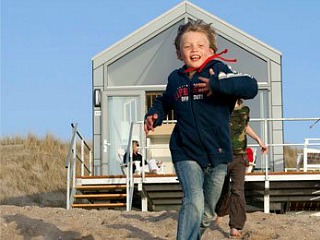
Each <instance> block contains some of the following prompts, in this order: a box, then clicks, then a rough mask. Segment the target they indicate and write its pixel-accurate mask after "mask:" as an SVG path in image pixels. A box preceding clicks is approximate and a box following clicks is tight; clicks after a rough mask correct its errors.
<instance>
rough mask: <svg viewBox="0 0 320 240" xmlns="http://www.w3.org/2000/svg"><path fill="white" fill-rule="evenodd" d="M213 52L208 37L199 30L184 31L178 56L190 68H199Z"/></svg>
mask: <svg viewBox="0 0 320 240" xmlns="http://www.w3.org/2000/svg"><path fill="white" fill-rule="evenodd" d="M213 54H214V50H213V49H211V48H210V44H209V39H208V37H207V36H206V35H205V34H204V33H201V32H186V33H184V34H183V35H182V37H181V41H180V51H178V58H179V59H180V60H182V61H184V63H185V64H186V65H187V67H189V68H190V67H191V68H199V67H200V66H201V65H202V63H204V61H206V60H207V58H208V57H210V56H212V55H213Z"/></svg>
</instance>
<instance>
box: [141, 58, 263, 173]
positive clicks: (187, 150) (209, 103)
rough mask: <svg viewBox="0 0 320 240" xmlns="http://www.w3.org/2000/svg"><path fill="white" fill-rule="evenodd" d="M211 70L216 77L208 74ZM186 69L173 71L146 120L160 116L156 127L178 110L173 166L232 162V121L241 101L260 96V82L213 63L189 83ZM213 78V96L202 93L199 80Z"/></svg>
mask: <svg viewBox="0 0 320 240" xmlns="http://www.w3.org/2000/svg"><path fill="white" fill-rule="evenodd" d="M210 68H212V69H213V71H214V73H215V74H214V75H211V76H210V74H209V69H210ZM185 70H186V66H184V67H182V68H180V69H176V70H174V71H173V72H172V73H171V74H170V75H169V78H168V84H167V87H166V90H165V92H164V93H163V95H162V96H160V97H158V98H156V100H155V102H154V104H153V106H152V107H151V108H150V109H149V111H148V113H147V114H146V116H145V117H147V116H149V115H152V114H155V113H157V114H158V119H157V121H156V122H155V124H154V127H156V126H160V125H161V124H162V121H163V120H165V119H166V115H167V114H168V112H169V111H170V110H172V109H174V110H175V115H176V118H177V123H176V125H175V127H174V130H173V132H172V135H171V139H170V151H171V155H172V161H173V163H176V162H178V161H184V160H194V161H197V162H198V163H199V165H200V166H201V167H207V166H208V165H211V166H217V165H218V164H221V163H229V162H230V161H231V160H232V147H231V141H230V129H229V120H230V114H231V112H232V110H233V108H234V105H235V102H236V100H237V99H238V98H242V99H252V98H254V97H255V96H256V95H257V93H258V85H257V81H256V80H255V79H254V78H253V77H251V76H249V75H246V74H241V73H235V72H234V71H232V70H231V68H229V67H228V65H226V64H225V63H223V62H221V61H218V60H212V61H210V62H209V63H208V64H207V65H206V66H205V67H204V68H203V69H202V71H201V72H196V73H195V74H194V75H193V76H192V78H191V79H190V78H189V77H188V75H187V74H186V73H185ZM199 76H201V77H206V78H210V86H211V90H212V92H213V94H212V95H211V96H207V95H206V93H200V92H199V91H198V89H197V88H196V87H194V84H196V83H200V82H201V81H200V80H199V79H198V77H199Z"/></svg>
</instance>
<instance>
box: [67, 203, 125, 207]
mask: <svg viewBox="0 0 320 240" xmlns="http://www.w3.org/2000/svg"><path fill="white" fill-rule="evenodd" d="M126 205H127V204H126V203H73V204H71V206H72V208H101V207H107V208H114V207H125V206H126Z"/></svg>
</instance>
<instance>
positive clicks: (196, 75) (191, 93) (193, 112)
mask: <svg viewBox="0 0 320 240" xmlns="http://www.w3.org/2000/svg"><path fill="white" fill-rule="evenodd" d="M198 77H199V74H198V73H194V75H193V76H192V78H190V81H189V101H190V108H191V111H192V117H193V122H194V124H195V128H196V129H197V134H198V138H199V140H200V143H201V144H200V145H201V148H202V150H203V151H204V152H205V149H204V148H203V140H202V137H201V134H200V131H199V127H198V122H197V120H196V115H195V111H194V95H193V87H194V84H195V81H194V80H195V79H196V78H198Z"/></svg>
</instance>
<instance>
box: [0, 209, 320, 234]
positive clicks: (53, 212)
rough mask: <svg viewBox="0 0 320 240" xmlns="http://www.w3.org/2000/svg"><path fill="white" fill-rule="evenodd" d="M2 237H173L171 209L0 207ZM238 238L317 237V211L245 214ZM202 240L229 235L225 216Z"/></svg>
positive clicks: (173, 213)
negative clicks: (157, 210)
mask: <svg viewBox="0 0 320 240" xmlns="http://www.w3.org/2000/svg"><path fill="white" fill-rule="evenodd" d="M0 210H1V239H3V240H7V239H10V240H18V239H24V240H26V239H28V240H32V239H36V240H42V239H43V240H44V239H45V240H51V239H52V240H57V239H59V240H60V239H61V240H69V239H83V240H84V239H85V240H93V239H94V240H103V239H114V240H115V239H145V240H147V239H157V240H164V239H175V235H176V227H177V217H178V213H177V212H176V211H161V212H140V211H130V212H127V211H115V210H84V209H72V210H66V209H63V208H50V207H37V206H25V207H18V206H11V205H2V206H0ZM247 218H248V220H247V224H246V226H245V229H244V231H243V237H242V239H256V240H262V239H265V240H267V239H290V240H294V239H299V240H300V239H320V232H319V224H320V216H319V214H313V215H312V214H311V213H302V214H286V215H284V214H272V213H271V214H266V213H263V212H253V213H248V215H247ZM204 239H229V228H228V217H224V218H223V221H222V224H221V226H220V228H217V227H215V226H212V227H211V228H210V229H209V230H208V231H207V232H206V233H205V236H204Z"/></svg>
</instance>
